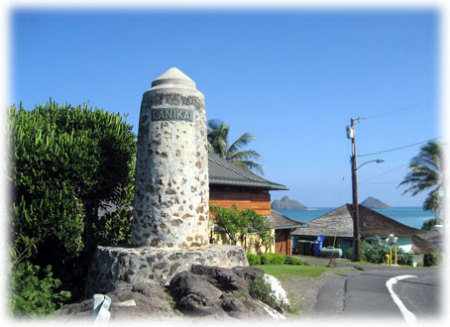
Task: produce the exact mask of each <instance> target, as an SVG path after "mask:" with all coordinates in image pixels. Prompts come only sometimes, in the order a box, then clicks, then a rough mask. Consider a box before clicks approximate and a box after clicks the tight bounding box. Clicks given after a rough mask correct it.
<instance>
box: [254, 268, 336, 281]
mask: <svg viewBox="0 0 450 327" xmlns="http://www.w3.org/2000/svg"><path fill="white" fill-rule="evenodd" d="M252 267H255V268H258V269H261V270H262V271H264V272H265V273H267V274H269V275H272V276H274V277H276V278H278V279H280V280H285V279H286V278H288V277H290V276H306V277H312V278H314V277H319V276H320V274H321V273H323V272H324V271H330V270H333V268H328V267H324V266H295V265H256V266H252ZM335 272H336V273H338V272H337V271H335Z"/></svg>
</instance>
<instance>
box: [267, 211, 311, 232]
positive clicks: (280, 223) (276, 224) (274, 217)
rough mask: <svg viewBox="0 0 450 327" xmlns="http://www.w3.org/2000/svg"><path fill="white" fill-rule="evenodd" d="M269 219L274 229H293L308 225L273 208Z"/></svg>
mask: <svg viewBox="0 0 450 327" xmlns="http://www.w3.org/2000/svg"><path fill="white" fill-rule="evenodd" d="M269 220H270V223H271V225H272V228H274V229H293V228H298V227H301V226H302V225H306V223H304V222H301V221H297V220H293V219H291V218H288V217H286V216H283V215H282V214H281V213H279V212H276V211H273V210H272V211H271V212H270V216H269Z"/></svg>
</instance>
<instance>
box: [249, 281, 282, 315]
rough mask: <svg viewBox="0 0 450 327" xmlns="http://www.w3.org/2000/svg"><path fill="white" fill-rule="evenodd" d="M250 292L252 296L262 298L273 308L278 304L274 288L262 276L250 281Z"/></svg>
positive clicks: (261, 299) (257, 298)
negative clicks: (273, 294)
mask: <svg viewBox="0 0 450 327" xmlns="http://www.w3.org/2000/svg"><path fill="white" fill-rule="evenodd" d="M249 293H250V296H251V297H252V298H254V299H256V300H260V301H262V302H264V303H265V304H267V305H269V306H270V307H272V308H274V307H276V305H277V301H276V300H275V298H274V297H273V296H272V288H271V287H270V285H269V284H268V283H266V282H265V281H264V279H262V278H255V279H254V280H252V281H251V282H250V286H249Z"/></svg>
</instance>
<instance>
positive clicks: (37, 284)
mask: <svg viewBox="0 0 450 327" xmlns="http://www.w3.org/2000/svg"><path fill="white" fill-rule="evenodd" d="M11 277H12V284H11V297H10V302H9V304H10V309H11V312H12V313H13V314H14V315H17V316H21V315H28V314H30V313H31V315H33V316H39V315H45V314H48V313H51V312H53V311H54V310H55V309H56V308H57V307H58V306H59V305H60V304H61V303H62V302H64V301H66V300H68V299H69V298H70V292H68V291H57V289H58V288H59V287H60V286H61V284H62V282H61V280H60V279H57V278H54V277H53V272H52V267H51V266H50V265H48V266H47V267H46V268H45V269H44V270H42V271H41V268H40V267H39V266H36V265H32V264H31V263H30V262H28V261H25V262H20V263H17V264H16V265H15V266H14V267H13V269H12V276H11Z"/></svg>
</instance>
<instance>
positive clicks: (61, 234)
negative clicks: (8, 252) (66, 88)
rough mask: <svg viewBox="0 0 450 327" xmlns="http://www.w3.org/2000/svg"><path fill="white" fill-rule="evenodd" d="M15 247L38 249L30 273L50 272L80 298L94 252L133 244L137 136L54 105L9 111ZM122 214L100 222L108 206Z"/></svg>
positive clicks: (121, 124) (88, 112) (114, 121)
mask: <svg viewBox="0 0 450 327" xmlns="http://www.w3.org/2000/svg"><path fill="white" fill-rule="evenodd" d="M9 113H10V124H9V136H10V138H9V139H10V142H11V144H10V146H11V151H10V156H11V157H10V162H11V169H10V174H11V175H10V180H11V183H12V189H11V190H12V206H13V211H12V212H13V217H12V219H11V222H10V223H11V224H10V225H11V228H12V233H11V235H12V244H11V245H12V247H14V248H15V251H16V252H18V253H21V252H22V251H23V250H24V249H25V248H26V244H25V243H24V242H23V240H24V239H27V238H28V239H32V240H34V242H35V250H34V251H33V253H32V255H31V256H30V257H29V258H28V260H29V262H30V263H31V264H32V265H35V266H40V267H45V266H47V265H51V266H52V271H53V273H54V275H55V276H57V277H58V278H60V279H61V280H62V283H63V288H64V289H69V290H70V291H71V292H72V295H73V296H74V298H75V299H76V298H78V297H79V296H81V295H82V291H83V287H84V282H85V277H86V274H87V270H88V267H89V264H90V261H91V257H92V254H93V253H94V250H95V248H96V246H97V245H99V244H101V245H116V244H117V243H118V242H124V243H129V242H130V240H131V224H132V214H131V210H129V209H127V208H128V207H129V206H130V205H131V202H132V199H133V197H134V157H135V155H136V141H135V138H136V137H135V135H134V133H133V132H132V126H130V125H128V124H127V123H126V121H125V120H124V119H122V117H121V116H120V115H119V114H112V113H109V112H106V111H104V110H99V109H97V108H94V109H92V108H88V106H87V105H82V106H77V107H71V106H70V105H62V106H59V105H58V104H56V103H55V102H52V101H50V102H49V103H47V104H45V105H39V106H37V107H35V108H34V109H33V110H30V111H28V110H25V109H24V108H22V107H21V106H20V107H19V108H16V106H12V107H11V108H10V112H9ZM108 202H110V203H114V204H115V205H116V206H117V207H118V208H119V210H117V211H116V212H114V213H108V214H106V215H104V216H102V217H101V218H99V217H98V209H99V207H100V206H101V205H103V204H104V203H108Z"/></svg>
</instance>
